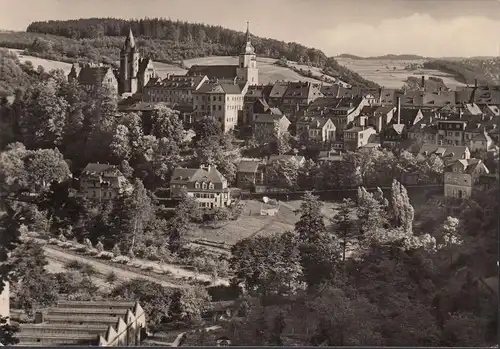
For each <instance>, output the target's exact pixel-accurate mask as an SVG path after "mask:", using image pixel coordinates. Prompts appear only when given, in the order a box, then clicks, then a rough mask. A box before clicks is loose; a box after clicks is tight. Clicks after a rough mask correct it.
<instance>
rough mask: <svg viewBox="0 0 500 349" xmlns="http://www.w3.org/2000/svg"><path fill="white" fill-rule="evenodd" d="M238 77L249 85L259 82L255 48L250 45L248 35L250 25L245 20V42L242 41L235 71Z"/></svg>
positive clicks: (250, 41)
mask: <svg viewBox="0 0 500 349" xmlns="http://www.w3.org/2000/svg"><path fill="white" fill-rule="evenodd" d="M236 74H237V76H238V78H239V79H242V80H245V81H248V84H249V85H258V84H259V69H257V56H256V55H255V48H254V47H253V45H252V40H251V36H250V25H249V23H248V22H247V32H246V34H245V42H244V43H243V45H242V47H241V50H240V56H239V64H238V69H237V72H236Z"/></svg>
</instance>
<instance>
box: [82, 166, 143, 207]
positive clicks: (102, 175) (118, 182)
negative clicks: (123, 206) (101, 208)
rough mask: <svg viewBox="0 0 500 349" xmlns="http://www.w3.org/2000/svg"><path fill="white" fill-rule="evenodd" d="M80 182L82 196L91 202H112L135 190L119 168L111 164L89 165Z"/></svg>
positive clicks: (84, 170)
mask: <svg viewBox="0 0 500 349" xmlns="http://www.w3.org/2000/svg"><path fill="white" fill-rule="evenodd" d="M79 181H80V191H81V194H82V195H83V196H85V197H86V198H87V199H90V200H99V201H101V200H112V199H115V198H117V197H118V196H120V195H123V194H128V193H130V192H131V191H132V190H133V186H132V185H131V184H130V183H129V181H128V180H127V179H126V178H125V176H124V175H123V174H122V173H121V171H120V170H119V168H118V166H115V165H110V164H100V163H89V164H87V166H85V168H84V169H83V171H82V173H81V174H80V178H79Z"/></svg>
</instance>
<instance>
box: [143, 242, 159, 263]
mask: <svg viewBox="0 0 500 349" xmlns="http://www.w3.org/2000/svg"><path fill="white" fill-rule="evenodd" d="M144 258H146V259H149V260H151V261H157V260H159V254H158V247H156V246H148V247H146V249H145V250H144Z"/></svg>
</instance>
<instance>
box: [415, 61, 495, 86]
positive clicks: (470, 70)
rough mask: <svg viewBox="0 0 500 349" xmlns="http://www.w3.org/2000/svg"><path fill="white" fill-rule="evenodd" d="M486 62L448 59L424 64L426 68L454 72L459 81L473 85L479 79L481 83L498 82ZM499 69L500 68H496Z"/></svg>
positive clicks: (478, 81)
mask: <svg viewBox="0 0 500 349" xmlns="http://www.w3.org/2000/svg"><path fill="white" fill-rule="evenodd" d="M487 65H488V64H487V63H486V62H480V61H479V60H478V61H477V62H474V63H473V62H472V61H470V62H465V61H447V60H433V61H428V62H425V63H424V64H423V67H424V68H425V69H436V70H439V71H442V72H445V73H449V74H452V75H453V76H454V77H455V78H456V79H457V80H458V81H460V82H462V83H464V84H468V85H473V84H474V81H475V80H476V79H477V83H478V84H480V85H491V84H495V83H498V80H497V79H495V78H494V77H493V76H492V72H491V71H489V69H487V68H486V67H483V66H487ZM496 69H497V70H498V68H496Z"/></svg>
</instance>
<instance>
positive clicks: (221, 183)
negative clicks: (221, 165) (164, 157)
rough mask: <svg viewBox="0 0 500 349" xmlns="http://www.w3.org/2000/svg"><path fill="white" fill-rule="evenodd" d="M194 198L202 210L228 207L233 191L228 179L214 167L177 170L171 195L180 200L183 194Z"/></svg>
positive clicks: (173, 175)
mask: <svg viewBox="0 0 500 349" xmlns="http://www.w3.org/2000/svg"><path fill="white" fill-rule="evenodd" d="M183 192H185V193H186V194H187V195H189V196H191V197H193V198H194V199H195V200H196V202H197V203H198V205H199V207H200V208H202V209H207V210H210V209H215V208H217V207H227V206H229V205H230V203H231V190H230V188H229V186H228V183H227V180H226V178H224V176H223V175H222V174H221V173H220V172H219V171H218V170H217V169H216V168H215V167H214V166H210V165H207V166H200V168H176V169H175V170H174V172H173V174H172V179H171V180H170V195H171V197H172V198H179V197H180V196H181V195H182V193H183Z"/></svg>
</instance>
